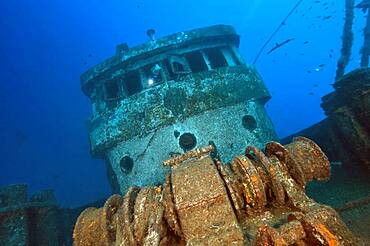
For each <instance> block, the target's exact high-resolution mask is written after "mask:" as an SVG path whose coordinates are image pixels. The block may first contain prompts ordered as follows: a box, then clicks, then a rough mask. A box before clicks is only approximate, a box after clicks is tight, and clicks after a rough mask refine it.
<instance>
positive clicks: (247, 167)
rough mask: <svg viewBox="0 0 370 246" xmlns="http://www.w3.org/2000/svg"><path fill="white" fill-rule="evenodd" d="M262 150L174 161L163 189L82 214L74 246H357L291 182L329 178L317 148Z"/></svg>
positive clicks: (135, 193) (305, 143)
mask: <svg viewBox="0 0 370 246" xmlns="http://www.w3.org/2000/svg"><path fill="white" fill-rule="evenodd" d="M267 146H270V147H268V148H267V147H266V149H265V152H263V151H261V150H259V149H257V148H255V147H250V146H249V147H247V149H246V155H245V156H237V157H235V159H234V160H233V161H232V163H231V165H230V164H222V163H221V162H220V161H219V160H218V159H213V158H212V157H210V156H206V155H204V153H209V151H208V152H207V151H203V152H202V151H201V150H199V151H198V152H199V153H203V154H202V155H198V156H196V155H190V156H191V158H189V156H183V157H180V158H179V157H174V158H173V159H171V160H169V161H168V162H167V163H172V164H175V165H172V172H171V173H170V174H169V175H168V177H167V179H166V182H165V184H164V185H163V186H158V187H144V188H131V189H130V190H129V192H128V193H127V194H126V196H125V198H124V199H123V200H122V198H120V197H119V196H117V195H115V196H113V197H111V198H110V199H108V201H107V202H106V204H105V206H104V207H103V208H101V209H93V208H89V209H87V210H85V211H84V212H83V213H82V214H81V215H80V218H79V219H78V221H77V224H76V226H75V231H74V244H75V245H76V246H80V245H81V246H83V245H106V243H108V244H109V245H163V246H164V245H330V246H335V245H364V243H363V242H362V241H361V240H360V239H358V238H356V237H355V236H354V235H353V234H352V233H351V231H350V230H349V229H348V228H347V227H346V225H345V224H344V223H343V222H342V220H341V219H340V217H339V215H338V214H337V213H336V212H335V210H334V209H332V208H330V207H328V206H324V205H321V204H318V203H316V202H315V201H313V200H312V199H310V198H309V197H307V195H306V194H305V192H304V188H303V187H302V185H301V184H299V183H298V182H296V181H295V179H294V178H293V177H292V174H291V172H292V173H294V175H298V174H300V175H304V181H305V183H304V184H306V182H309V181H311V180H314V179H316V180H323V179H327V178H329V175H330V173H329V171H328V170H329V164H328V161H327V159H326V157H325V155H324V153H323V152H322V151H321V150H320V148H319V147H318V146H317V145H316V144H315V143H314V142H312V141H310V140H309V139H305V138H297V139H295V140H294V142H293V143H291V144H289V145H287V146H282V145H279V144H277V143H274V142H272V143H269V144H268V145H267ZM208 148H210V147H208ZM203 150H207V148H205V149H203ZM283 150H284V151H283ZM287 154H289V158H288V157H287ZM286 161H290V163H289V165H291V167H292V166H294V165H299V166H300V170H301V172H300V173H299V172H297V170H298V169H292V170H290V169H289V168H288V166H287V163H286ZM296 177H298V176H296ZM301 178H302V177H301ZM302 180H303V178H302ZM302 180H301V181H302ZM112 218H113V220H112ZM107 240H108V241H107Z"/></svg>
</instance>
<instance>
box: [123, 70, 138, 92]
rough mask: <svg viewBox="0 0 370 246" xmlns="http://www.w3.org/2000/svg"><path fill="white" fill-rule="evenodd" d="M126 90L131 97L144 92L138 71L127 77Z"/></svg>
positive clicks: (128, 74)
mask: <svg viewBox="0 0 370 246" xmlns="http://www.w3.org/2000/svg"><path fill="white" fill-rule="evenodd" d="M125 82H126V90H127V94H128V95H129V96H131V95H133V94H135V93H138V92H140V91H141V90H142V86H141V79H140V74H139V72H138V71H131V72H128V73H127V74H126V77H125Z"/></svg>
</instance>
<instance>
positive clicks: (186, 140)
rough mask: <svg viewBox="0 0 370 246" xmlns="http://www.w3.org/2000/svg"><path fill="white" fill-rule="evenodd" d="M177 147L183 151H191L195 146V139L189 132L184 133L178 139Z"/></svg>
mask: <svg viewBox="0 0 370 246" xmlns="http://www.w3.org/2000/svg"><path fill="white" fill-rule="evenodd" d="M179 145H180V147H181V148H182V149H183V150H184V151H188V150H191V149H192V148H194V147H195V146H196V145H197V138H196V137H195V136H194V134H192V133H190V132H187V133H184V134H182V135H181V136H180V138H179Z"/></svg>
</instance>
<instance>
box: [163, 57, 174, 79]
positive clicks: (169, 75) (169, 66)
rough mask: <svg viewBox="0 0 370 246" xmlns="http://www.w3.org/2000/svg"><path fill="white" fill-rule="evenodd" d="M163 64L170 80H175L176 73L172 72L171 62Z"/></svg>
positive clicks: (165, 61) (166, 61)
mask: <svg viewBox="0 0 370 246" xmlns="http://www.w3.org/2000/svg"><path fill="white" fill-rule="evenodd" d="M163 64H164V66H165V68H166V71H167V72H168V77H169V78H170V79H173V78H174V73H173V72H172V69H171V65H170V62H169V61H168V60H164V62H163Z"/></svg>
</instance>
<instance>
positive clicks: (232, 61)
mask: <svg viewBox="0 0 370 246" xmlns="http://www.w3.org/2000/svg"><path fill="white" fill-rule="evenodd" d="M221 51H222V54H223V56H224V57H225V59H226V61H227V64H228V65H229V66H238V65H240V61H239V59H238V58H237V57H236V55H235V53H234V51H233V50H231V48H230V47H224V48H222V49H221Z"/></svg>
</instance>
